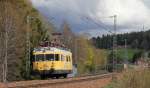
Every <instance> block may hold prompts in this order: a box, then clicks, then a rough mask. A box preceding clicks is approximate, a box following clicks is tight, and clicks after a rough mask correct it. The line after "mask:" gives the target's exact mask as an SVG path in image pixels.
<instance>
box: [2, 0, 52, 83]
mask: <svg viewBox="0 0 150 88" xmlns="http://www.w3.org/2000/svg"><path fill="white" fill-rule="evenodd" d="M27 16H32V17H36V19H35V20H30V24H27ZM42 22H43V21H42V19H41V16H40V15H39V13H38V11H37V10H36V9H34V8H32V6H31V4H30V2H28V1H27V0H0V65H1V66H0V73H1V74H0V80H2V78H3V77H4V74H3V69H4V68H6V66H7V67H8V69H7V80H8V81H13V80H22V79H24V78H25V54H26V53H25V51H26V34H27V28H29V29H30V31H29V32H30V34H31V35H30V42H31V47H34V46H37V45H38V44H39V42H40V41H41V40H44V39H45V38H48V35H47V31H50V30H51V29H52V26H49V28H48V29H49V30H47V28H46V26H45V25H44V24H43V23H42ZM28 26H29V27H28ZM6 51H7V52H6ZM6 57H7V65H6V64H4V63H5V59H6Z"/></svg>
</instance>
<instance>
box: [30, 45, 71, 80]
mask: <svg viewBox="0 0 150 88" xmlns="http://www.w3.org/2000/svg"><path fill="white" fill-rule="evenodd" d="M33 56H34V59H33V60H32V67H33V72H34V73H37V74H39V75H41V77H47V76H50V77H56V78H59V77H61V76H63V77H65V78H66V77H67V74H69V73H71V72H72V53H71V52H70V51H69V50H65V49H61V48H55V47H42V48H36V49H34V51H33Z"/></svg>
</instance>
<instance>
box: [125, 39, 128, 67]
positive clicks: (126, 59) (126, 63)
mask: <svg viewBox="0 0 150 88" xmlns="http://www.w3.org/2000/svg"><path fill="white" fill-rule="evenodd" d="M124 42H125V58H124V69H127V68H128V52H127V39H125V41H124Z"/></svg>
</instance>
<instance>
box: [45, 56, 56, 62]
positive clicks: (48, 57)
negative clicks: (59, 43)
mask: <svg viewBox="0 0 150 88" xmlns="http://www.w3.org/2000/svg"><path fill="white" fill-rule="evenodd" d="M45 55H46V60H50V61H53V60H54V54H45Z"/></svg>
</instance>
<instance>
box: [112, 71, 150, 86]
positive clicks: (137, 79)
mask: <svg viewBox="0 0 150 88" xmlns="http://www.w3.org/2000/svg"><path fill="white" fill-rule="evenodd" d="M114 86H115V87H114V88H150V70H148V69H145V70H139V71H135V70H134V71H130V70H129V71H126V72H124V73H123V75H122V77H121V79H119V80H118V81H117V82H116V83H115V85H114Z"/></svg>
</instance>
